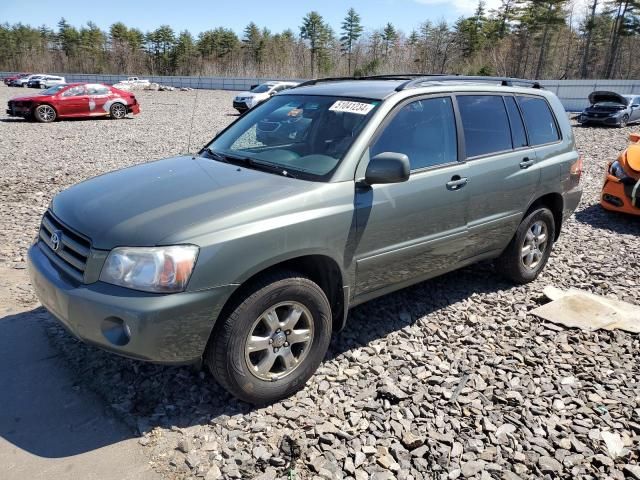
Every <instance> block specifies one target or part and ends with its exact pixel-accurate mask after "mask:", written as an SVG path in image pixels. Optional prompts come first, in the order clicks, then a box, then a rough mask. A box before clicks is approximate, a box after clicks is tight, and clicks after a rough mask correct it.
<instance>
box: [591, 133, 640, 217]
mask: <svg viewBox="0 0 640 480" xmlns="http://www.w3.org/2000/svg"><path fill="white" fill-rule="evenodd" d="M629 140H630V141H631V144H630V145H629V146H628V147H627V149H626V150H625V151H624V152H622V153H621V154H620V155H618V158H617V159H616V160H614V161H613V162H609V163H608V164H607V170H606V173H605V178H604V185H603V187H602V195H601V197H600V204H601V205H602V206H603V207H604V208H605V209H607V210H613V211H616V212H622V213H630V214H632V215H640V133H632V134H631V135H629Z"/></svg>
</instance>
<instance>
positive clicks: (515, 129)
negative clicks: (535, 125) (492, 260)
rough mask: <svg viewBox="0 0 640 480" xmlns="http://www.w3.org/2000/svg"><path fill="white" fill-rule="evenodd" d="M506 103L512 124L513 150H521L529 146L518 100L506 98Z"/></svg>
mask: <svg viewBox="0 0 640 480" xmlns="http://www.w3.org/2000/svg"><path fill="white" fill-rule="evenodd" d="M504 103H505V104H506V105H507V112H508V113H509V122H510V123H511V141H512V142H513V148H520V147H526V146H527V135H526V134H525V131H524V123H522V117H521V116H520V112H519V111H518V106H517V105H516V100H515V99H514V98H513V97H504Z"/></svg>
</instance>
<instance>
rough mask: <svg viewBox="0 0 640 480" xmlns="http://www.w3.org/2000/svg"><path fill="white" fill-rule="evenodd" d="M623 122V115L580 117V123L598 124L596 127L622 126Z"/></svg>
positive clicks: (582, 115) (583, 115)
mask: <svg viewBox="0 0 640 480" xmlns="http://www.w3.org/2000/svg"><path fill="white" fill-rule="evenodd" d="M621 121H622V115H619V116H615V117H593V116H590V115H585V114H581V115H580V116H579V117H578V123H580V124H582V125H585V124H596V125H614V126H615V125H620V122H621Z"/></svg>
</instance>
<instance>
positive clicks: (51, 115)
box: [33, 105, 58, 123]
mask: <svg viewBox="0 0 640 480" xmlns="http://www.w3.org/2000/svg"><path fill="white" fill-rule="evenodd" d="M33 116H34V118H35V119H36V120H37V121H38V122H42V123H50V122H53V121H54V120H55V119H56V117H57V116H58V114H57V113H56V110H55V108H53V107H52V106H51V105H38V106H37V107H36V108H35V110H34V111H33Z"/></svg>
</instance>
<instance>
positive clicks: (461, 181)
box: [447, 175, 469, 190]
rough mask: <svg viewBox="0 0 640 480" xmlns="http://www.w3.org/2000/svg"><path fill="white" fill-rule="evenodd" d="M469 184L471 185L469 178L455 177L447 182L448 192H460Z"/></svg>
mask: <svg viewBox="0 0 640 480" xmlns="http://www.w3.org/2000/svg"><path fill="white" fill-rule="evenodd" d="M467 183H469V179H468V178H467V177H461V176H460V175H454V176H453V177H451V181H450V182H447V190H460V189H461V188H462V187H464V186H465V185H466V184H467Z"/></svg>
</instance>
